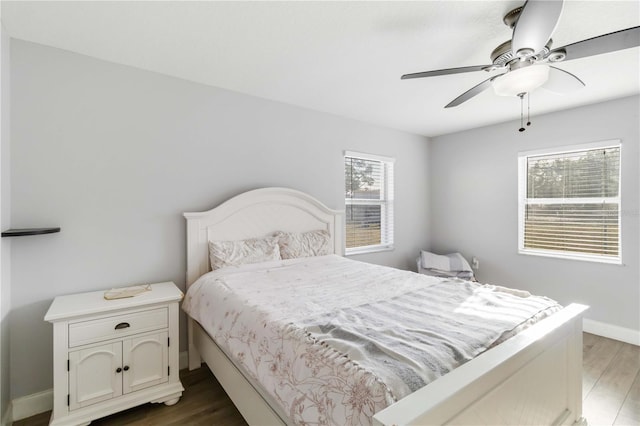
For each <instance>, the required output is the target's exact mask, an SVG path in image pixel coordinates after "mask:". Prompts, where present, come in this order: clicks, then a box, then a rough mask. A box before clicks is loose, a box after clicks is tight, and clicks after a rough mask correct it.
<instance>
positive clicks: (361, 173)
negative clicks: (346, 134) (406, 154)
mask: <svg viewBox="0 0 640 426" xmlns="http://www.w3.org/2000/svg"><path fill="white" fill-rule="evenodd" d="M393 162H394V159H392V158H386V157H379V156H374V155H368V154H359V153H355V152H345V155H344V180H345V192H344V198H345V210H346V220H345V227H346V232H345V235H346V254H356V253H366V252H372V251H379V250H390V249H393Z"/></svg>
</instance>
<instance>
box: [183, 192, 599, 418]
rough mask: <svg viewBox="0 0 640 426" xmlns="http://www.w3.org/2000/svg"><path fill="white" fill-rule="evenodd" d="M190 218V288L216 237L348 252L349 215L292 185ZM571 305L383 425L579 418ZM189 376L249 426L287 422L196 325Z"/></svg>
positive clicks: (391, 413) (577, 329) (577, 322)
mask: <svg viewBox="0 0 640 426" xmlns="http://www.w3.org/2000/svg"><path fill="white" fill-rule="evenodd" d="M184 216H185V217H186V219H187V288H188V287H189V286H190V285H191V284H192V283H193V282H194V281H195V280H196V279H198V277H200V276H201V275H203V274H204V273H206V272H208V271H209V270H210V267H209V253H208V241H209V240H242V239H246V238H252V237H263V236H265V235H267V234H269V233H272V232H274V231H289V232H303V231H311V230H315V229H327V230H328V231H329V232H330V234H331V237H332V247H333V252H334V253H335V254H339V255H343V254H344V245H343V244H344V243H343V213H342V212H339V211H336V210H331V209H329V208H327V207H326V206H324V205H323V204H322V203H321V202H319V201H318V200H316V199H315V198H313V197H311V196H309V195H307V194H304V193H302V192H299V191H295V190H291V189H286V188H264V189H257V190H253V191H249V192H246V193H243V194H240V195H238V196H236V197H234V198H232V199H230V200H228V201H226V202H225V203H223V204H221V205H220V206H218V207H216V208H214V209H212V210H209V211H206V212H200V213H185V214H184ZM586 309H587V307H586V306H583V305H577V304H572V305H569V306H568V307H566V308H564V309H563V310H562V311H560V312H558V313H557V314H555V315H553V316H551V317H549V318H547V319H545V320H543V321H541V322H539V323H537V324H535V325H534V326H532V327H530V328H528V329H526V330H525V331H523V332H522V333H519V334H518V335H516V336H515V337H513V338H511V339H509V340H507V341H506V342H504V343H502V344H501V345H499V346H497V347H495V348H492V349H490V350H488V351H486V352H485V353H483V354H481V355H480V356H478V357H477V358H475V359H473V360H471V361H469V362H467V363H466V364H464V365H462V366H460V367H459V368H457V369H455V370H454V371H452V372H450V373H449V374H446V375H445V376H443V377H441V378H440V379H438V380H436V381H435V382H433V383H431V384H429V385H427V386H425V387H423V388H422V389H419V390H418V391H416V392H414V393H412V394H411V395H409V396H407V397H406V398H403V399H401V400H400V401H398V402H397V403H395V404H393V405H391V406H389V407H387V408H386V409H384V410H382V411H380V412H378V413H377V414H376V415H375V416H374V423H375V424H378V425H426V424H428V425H433V424H464V425H471V424H479V425H498V424H511V425H543V424H549V425H557V424H573V423H585V420H584V419H583V418H582V315H583V312H584V311H585V310H586ZM188 333H189V369H191V370H193V369H195V368H198V367H200V365H201V362H202V360H204V361H205V362H206V363H207V366H208V367H209V368H210V369H211V371H212V372H213V374H214V375H215V376H216V378H217V379H218V381H219V382H220V383H221V384H222V386H223V387H224V389H225V391H226V392H227V394H228V395H229V397H230V398H231V400H232V401H233V402H234V404H235V405H236V407H237V408H238V410H239V411H240V413H241V414H242V415H243V417H244V418H245V420H246V421H247V422H248V423H249V424H251V425H271V424H273V425H282V424H287V423H289V421H288V420H287V418H286V416H283V413H282V412H281V411H280V410H279V409H278V408H277V406H276V405H275V404H270V401H269V397H268V396H266V395H265V394H264V392H263V391H261V390H260V388H259V386H255V385H254V384H253V383H252V382H250V381H249V380H248V379H247V378H246V377H245V376H243V374H242V373H241V372H240V371H239V370H238V369H237V368H236V367H235V365H234V363H233V362H232V361H231V360H230V359H229V358H228V357H227V356H226V355H225V353H224V352H223V351H222V350H221V349H220V347H218V345H217V344H216V343H215V342H214V341H213V340H212V339H211V338H210V337H209V335H208V334H207V333H206V332H205V331H204V330H203V329H202V328H201V327H200V326H199V324H198V323H197V322H195V321H194V320H192V319H189V324H188Z"/></svg>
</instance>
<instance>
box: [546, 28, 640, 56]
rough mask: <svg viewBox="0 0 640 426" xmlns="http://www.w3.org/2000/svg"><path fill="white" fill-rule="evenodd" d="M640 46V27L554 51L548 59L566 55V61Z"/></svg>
mask: <svg viewBox="0 0 640 426" xmlns="http://www.w3.org/2000/svg"><path fill="white" fill-rule="evenodd" d="M637 46H640V27H633V28H627V29H626V30H620V31H616V32H613V33H609V34H603V35H601V36H598V37H593V38H589V39H586V40H582V41H578V42H576V43H572V44H568V45H566V46H562V47H558V48H557V49H553V50H552V51H551V52H549V54H548V55H547V57H551V58H553V55H554V54H558V53H561V54H562V53H564V54H566V58H565V59H564V60H565V61H569V60H571V59H578V58H584V57H586V56H593V55H600V54H602V53H609V52H615V51H616V50H623V49H629V48H632V47H637Z"/></svg>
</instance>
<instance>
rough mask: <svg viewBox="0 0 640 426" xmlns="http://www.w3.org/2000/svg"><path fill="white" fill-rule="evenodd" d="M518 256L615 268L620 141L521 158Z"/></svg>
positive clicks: (618, 254) (538, 152)
mask: <svg viewBox="0 0 640 426" xmlns="http://www.w3.org/2000/svg"><path fill="white" fill-rule="evenodd" d="M518 163H519V232H518V239H519V251H520V253H524V254H534V255H542V256H551V257H561V258H568V259H579V260H590V261H597V262H608V263H618V264H619V263H621V259H622V257H621V253H620V142H619V141H606V142H599V143H594V144H588V145H581V146H576V147H569V148H562V149H560V150H554V151H549V150H548V151H545V152H541V151H537V152H529V153H522V154H520V155H519V156H518Z"/></svg>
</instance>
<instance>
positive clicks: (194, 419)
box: [13, 333, 640, 426]
mask: <svg viewBox="0 0 640 426" xmlns="http://www.w3.org/2000/svg"><path fill="white" fill-rule="evenodd" d="M583 356H584V358H583V379H582V392H583V393H582V395H583V401H584V406H583V414H584V417H585V418H586V419H587V421H588V422H589V425H591V426H605V425H606V426H611V425H616V426H623V425H624V426H632V425H640V347H639V346H634V345H630V344H627V343H622V342H618V341H616V340H611V339H607V338H605V337H599V336H594V335H592V334H588V333H585V334H584V345H583ZM180 377H181V379H182V384H183V385H184V387H185V392H184V394H183V396H182V399H181V400H180V402H178V403H177V404H176V405H174V406H172V407H167V406H165V405H163V404H145V405H142V406H139V407H136V408H132V409H130V410H127V411H123V412H121V413H118V414H114V415H112V416H109V417H105V418H103V419H100V420H96V421H94V422H92V423H91V424H92V425H96V426H97V425H100V426H116V425H118V426H120V425H135V426H153V425H183V426H187V425H189V426H191V425H194V426H196V425H203V426H204V425H225V426H226V425H231V426H233V425H246V423H245V421H244V420H243V418H242V416H240V413H238V410H236V408H235V407H234V406H233V404H232V403H231V400H229V398H228V397H227V395H226V394H225V393H224V391H223V390H222V387H221V386H220V384H219V383H218V382H217V381H216V379H215V378H214V377H213V375H212V374H211V372H210V371H209V369H207V368H206V367H204V368H200V369H198V370H194V371H187V370H183V371H181V372H180ZM50 415H51V412H46V413H42V414H39V415H37V416H33V417H29V418H27V419H24V420H20V421H17V422H14V423H13V425H14V426H44V425H47V424H48V423H49V417H50Z"/></svg>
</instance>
